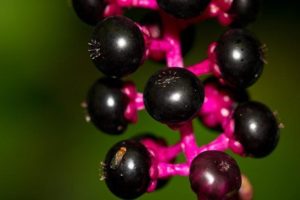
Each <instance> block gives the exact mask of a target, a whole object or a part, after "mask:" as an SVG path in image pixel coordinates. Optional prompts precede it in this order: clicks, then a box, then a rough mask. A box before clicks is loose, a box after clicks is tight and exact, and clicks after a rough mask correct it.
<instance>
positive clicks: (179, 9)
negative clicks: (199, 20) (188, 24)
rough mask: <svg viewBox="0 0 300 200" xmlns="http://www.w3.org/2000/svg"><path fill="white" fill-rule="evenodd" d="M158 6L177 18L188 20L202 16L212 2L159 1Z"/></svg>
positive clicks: (199, 0)
mask: <svg viewBox="0 0 300 200" xmlns="http://www.w3.org/2000/svg"><path fill="white" fill-rule="evenodd" d="M157 3H158V6H159V7H160V8H161V9H162V10H164V11H165V12H167V13H169V14H171V15H173V16H174V17H176V18H180V19H188V18H192V17H196V16H198V15H200V14H201V13H202V12H203V11H204V10H205V9H206V8H207V6H208V4H209V3H210V0H189V1H187V0H173V1H169V0H157Z"/></svg>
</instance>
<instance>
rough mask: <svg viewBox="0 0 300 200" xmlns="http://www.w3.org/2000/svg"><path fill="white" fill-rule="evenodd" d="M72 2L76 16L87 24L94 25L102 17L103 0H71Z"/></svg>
mask: <svg viewBox="0 0 300 200" xmlns="http://www.w3.org/2000/svg"><path fill="white" fill-rule="evenodd" d="M72 4H73V7H74V10H75V12H76V14H77V15H78V17H79V18H80V19H81V20H82V21H84V22H85V23H87V24H90V25H96V24H97V23H98V22H99V21H100V20H101V19H103V12H104V9H105V6H106V2H105V1H104V0H72Z"/></svg>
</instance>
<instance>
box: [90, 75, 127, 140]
mask: <svg viewBox="0 0 300 200" xmlns="http://www.w3.org/2000/svg"><path fill="white" fill-rule="evenodd" d="M123 84H124V83H123V82H122V81H121V80H118V79H113V78H101V79H99V80H98V81H96V82H95V83H94V85H93V86H92V87H91V89H90V90H89V92H88V96H87V110H88V114H89V117H90V119H91V121H92V123H93V124H94V125H95V126H96V127H97V128H98V129H99V130H101V131H103V132H105V133H109V134H121V133H123V132H124V131H125V130H126V128H127V125H128V121H127V120H126V118H125V115H124V113H125V110H126V107H127V105H128V103H129V98H128V97H127V96H126V95H125V94H124V93H123V92H122V87H123Z"/></svg>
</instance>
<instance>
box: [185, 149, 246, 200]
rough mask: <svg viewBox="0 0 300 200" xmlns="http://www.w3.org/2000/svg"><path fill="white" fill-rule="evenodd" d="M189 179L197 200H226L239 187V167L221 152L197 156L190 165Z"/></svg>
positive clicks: (209, 152) (204, 153)
mask: <svg viewBox="0 0 300 200" xmlns="http://www.w3.org/2000/svg"><path fill="white" fill-rule="evenodd" d="M189 178H190V183H191V187H192V189H193V191H194V192H195V193H196V194H197V196H198V199H199V200H220V199H222V200H227V199H229V198H230V197H232V196H234V195H235V194H236V193H237V192H238V190H239V188H240V187H241V172H240V169H239V166H238V165H237V163H236V161H235V160H234V159H233V158H232V157H231V156H229V155H227V154H226V153H223V152H221V151H206V152H203V153H201V154H199V155H198V156H197V157H196V158H195V159H194V160H193V162H192V164H191V168H190V176H189Z"/></svg>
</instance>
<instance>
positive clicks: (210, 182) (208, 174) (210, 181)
mask: <svg viewBox="0 0 300 200" xmlns="http://www.w3.org/2000/svg"><path fill="white" fill-rule="evenodd" d="M204 176H205V178H206V179H207V180H208V184H209V185H211V184H213V183H214V182H215V179H214V176H213V175H212V174H210V173H209V172H206V173H205V174H204Z"/></svg>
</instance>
